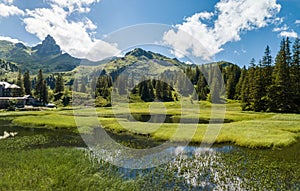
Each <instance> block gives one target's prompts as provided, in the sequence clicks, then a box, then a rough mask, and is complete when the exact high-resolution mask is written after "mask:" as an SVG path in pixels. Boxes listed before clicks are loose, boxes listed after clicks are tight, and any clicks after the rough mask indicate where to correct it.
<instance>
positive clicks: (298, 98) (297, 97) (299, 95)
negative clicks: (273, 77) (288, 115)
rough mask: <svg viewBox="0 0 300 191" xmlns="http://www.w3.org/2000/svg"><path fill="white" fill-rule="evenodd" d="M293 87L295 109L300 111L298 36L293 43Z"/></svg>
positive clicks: (299, 41) (299, 48)
mask: <svg viewBox="0 0 300 191" xmlns="http://www.w3.org/2000/svg"><path fill="white" fill-rule="evenodd" d="M290 75H291V89H292V91H293V92H292V94H293V95H292V96H293V102H294V104H295V105H296V106H295V107H296V108H295V110H296V111H297V110H298V111H299V108H300V39H299V38H296V40H295V42H294V45H293V57H292V62H291V69H290Z"/></svg>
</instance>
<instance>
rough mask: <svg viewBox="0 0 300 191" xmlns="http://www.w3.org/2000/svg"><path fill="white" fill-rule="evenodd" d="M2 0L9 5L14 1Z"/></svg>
mask: <svg viewBox="0 0 300 191" xmlns="http://www.w3.org/2000/svg"><path fill="white" fill-rule="evenodd" d="M2 1H3V2H4V3H6V4H9V5H11V4H13V2H14V0H2Z"/></svg>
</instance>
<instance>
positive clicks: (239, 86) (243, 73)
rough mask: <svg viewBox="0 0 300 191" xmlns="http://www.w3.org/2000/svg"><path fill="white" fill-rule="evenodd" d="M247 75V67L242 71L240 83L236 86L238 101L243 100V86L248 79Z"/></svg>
mask: <svg viewBox="0 0 300 191" xmlns="http://www.w3.org/2000/svg"><path fill="white" fill-rule="evenodd" d="M246 73H247V69H246V66H244V67H243V69H242V71H241V76H240V78H239V81H238V83H237V85H236V88H235V89H236V91H235V96H234V98H235V99H236V100H241V99H242V98H241V96H242V86H243V83H244V81H245V78H246Z"/></svg>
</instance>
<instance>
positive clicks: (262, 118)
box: [0, 101, 300, 148]
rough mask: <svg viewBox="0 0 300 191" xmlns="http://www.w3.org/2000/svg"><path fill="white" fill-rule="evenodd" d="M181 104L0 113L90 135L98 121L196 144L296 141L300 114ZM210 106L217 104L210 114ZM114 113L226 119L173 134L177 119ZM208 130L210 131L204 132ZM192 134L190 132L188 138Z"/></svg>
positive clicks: (118, 128) (270, 144)
mask: <svg viewBox="0 0 300 191" xmlns="http://www.w3.org/2000/svg"><path fill="white" fill-rule="evenodd" d="M181 104H182V103H180V102H169V103H159V102H157V103H132V104H129V105H126V104H124V105H118V106H115V107H113V108H112V107H110V108H96V109H95V108H92V109H87V108H85V109H80V108H76V110H74V111H73V110H71V109H70V108H69V109H61V110H56V111H30V112H6V113H4V112H1V113H0V116H1V117H4V118H8V119H13V123H14V124H17V125H20V126H26V127H39V128H52V129H61V128H64V129H74V131H77V127H78V131H79V132H80V133H91V132H92V130H93V128H94V127H96V126H99V125H101V126H102V127H103V128H106V129H109V130H111V131H114V132H116V133H120V132H124V131H128V132H130V133H132V134H139V135H145V136H151V137H153V138H155V139H158V140H173V141H185V140H189V139H191V140H192V142H194V143H201V142H203V141H207V140H212V141H215V142H216V143H228V142H230V143H234V144H236V145H239V146H244V147H250V148H273V147H283V146H288V145H291V144H293V143H295V142H296V140H297V137H299V132H300V123H299V121H300V115H297V114H275V113H256V112H243V111H241V109H240V104H239V103H235V102H233V103H230V104H227V105H212V104H210V103H208V102H201V103H200V105H197V104H196V103H191V102H189V101H186V102H184V103H183V105H184V107H183V108H182V105H181ZM197 108H200V110H199V109H197ZM212 108H215V110H214V111H213V112H212ZM225 110H226V112H225ZM224 112H225V113H224ZM115 114H116V116H118V115H129V114H168V115H172V116H173V118H181V119H186V120H192V119H198V118H199V119H200V120H204V121H207V123H208V122H209V120H210V119H211V118H219V117H222V116H223V117H224V114H225V122H226V123H224V124H220V125H219V126H218V127H217V128H216V130H214V131H212V130H211V129H209V128H212V127H211V126H209V125H208V124H198V125H197V124H183V127H184V129H183V130H182V131H180V132H178V133H177V134H175V133H176V131H177V129H178V124H176V123H173V124H171V123H164V124H158V123H144V122H132V121H128V120H127V119H126V118H115ZM74 115H75V116H76V118H74ZM97 117H98V119H97ZM75 119H76V120H75ZM99 122H100V123H99ZM195 127H196V129H195ZM220 128H221V131H220V132H219V130H220ZM208 130H210V134H211V135H206V133H207V131H208ZM191 134H194V135H193V136H191ZM205 135H206V136H205ZM216 135H218V136H217V137H216V139H213V138H214V136H216ZM209 136H211V137H209Z"/></svg>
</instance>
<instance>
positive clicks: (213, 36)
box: [163, 0, 281, 60]
mask: <svg viewBox="0 0 300 191" xmlns="http://www.w3.org/2000/svg"><path fill="white" fill-rule="evenodd" d="M215 9H216V10H215V12H214V13H207V12H202V13H197V14H195V15H193V16H191V17H188V18H186V19H185V21H184V23H182V24H178V25H176V26H175V29H174V30H170V31H167V32H166V33H165V34H164V37H163V41H164V42H165V44H167V45H170V46H172V47H173V48H174V49H175V51H174V52H173V53H174V54H175V56H177V57H179V58H181V57H183V55H182V53H179V51H177V50H178V49H179V50H181V52H184V54H186V56H188V55H189V54H192V55H194V56H199V57H201V58H203V59H205V60H210V59H211V58H212V57H213V56H214V55H216V54H217V53H219V52H221V51H222V50H223V48H222V47H223V45H225V44H226V43H228V42H233V41H239V40H241V34H242V33H243V32H245V31H250V30H254V29H258V28H262V27H265V26H267V25H269V24H271V23H275V22H278V20H279V19H278V18H276V14H277V13H279V11H280V9H281V6H280V5H279V4H277V3H276V0H260V1H253V0H221V1H220V2H218V3H217V4H216V5H215ZM212 16H215V17H216V19H215V20H214V21H213V22H212V23H211V25H207V24H205V23H203V20H205V19H206V20H208V19H209V20H211V18H212ZM201 45H202V46H201ZM176 49H177V50H176Z"/></svg>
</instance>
